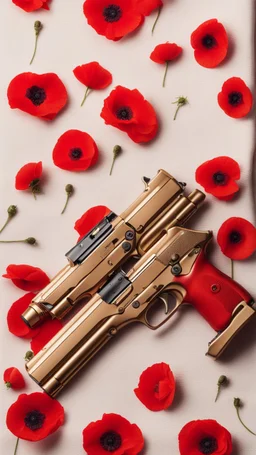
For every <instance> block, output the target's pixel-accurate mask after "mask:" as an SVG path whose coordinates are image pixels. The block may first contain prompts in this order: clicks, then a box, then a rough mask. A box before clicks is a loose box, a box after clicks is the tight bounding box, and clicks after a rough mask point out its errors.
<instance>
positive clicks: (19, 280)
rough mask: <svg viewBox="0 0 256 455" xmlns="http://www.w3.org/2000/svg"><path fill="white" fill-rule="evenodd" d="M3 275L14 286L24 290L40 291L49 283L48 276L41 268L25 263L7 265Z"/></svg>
mask: <svg viewBox="0 0 256 455" xmlns="http://www.w3.org/2000/svg"><path fill="white" fill-rule="evenodd" d="M3 277H4V278H8V279H9V280H11V281H12V282H13V284H15V286H17V287H18V288H20V289H23V290H24V291H32V292H33V291H40V290H41V289H43V288H44V287H45V286H46V285H47V284H48V283H50V279H49V277H48V276H47V275H46V273H45V272H43V270H41V269H40V268H39V267H33V266H32V265H27V264H19V265H17V264H10V265H8V267H7V269H6V274H4V275H3Z"/></svg>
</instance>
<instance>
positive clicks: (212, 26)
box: [191, 19, 228, 68]
mask: <svg viewBox="0 0 256 455" xmlns="http://www.w3.org/2000/svg"><path fill="white" fill-rule="evenodd" d="M191 46H192V47H193V48H194V55H195V59H196V61H197V63H199V65H201V66H204V67H205V68H215V67H216V66H218V65H219V64H220V63H221V62H222V61H223V60H224V59H225V57H226V55H227V52H228V36H227V32H226V30H225V27H224V26H223V25H222V24H221V23H220V22H218V21H217V19H210V20H208V21H206V22H204V23H203V24H201V25H200V26H199V27H198V28H197V29H196V30H195V31H194V32H193V33H192V35H191Z"/></svg>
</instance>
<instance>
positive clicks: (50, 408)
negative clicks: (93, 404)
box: [6, 392, 64, 441]
mask: <svg viewBox="0 0 256 455" xmlns="http://www.w3.org/2000/svg"><path fill="white" fill-rule="evenodd" d="M35 410H36V411H35ZM35 412H36V413H37V418H38V414H39V416H40V418H39V422H38V427H37V428H36V429H32V428H31V427H30V426H29V414H30V413H35ZM25 419H26V420H25ZM63 423H64V409H63V407H62V406H61V404H60V403H59V402H58V401H57V400H56V399H55V400H53V399H52V398H50V397H49V396H48V395H46V393H41V392H35V393H31V394H29V395H27V394H21V395H20V396H19V397H18V399H17V401H16V402H15V403H13V404H12V405H11V406H10V408H9V409H8V411H7V415H6V425H7V427H8V429H9V430H10V431H11V432H12V433H13V434H14V435H15V436H16V437H17V438H20V439H25V440H27V441H40V440H42V439H44V438H46V437H47V436H49V435H50V434H52V433H54V432H55V431H56V430H57V429H58V428H59V427H60V426H61V425H63Z"/></svg>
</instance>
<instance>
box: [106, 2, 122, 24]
mask: <svg viewBox="0 0 256 455" xmlns="http://www.w3.org/2000/svg"><path fill="white" fill-rule="evenodd" d="M103 16H104V19H105V21H106V22H117V21H119V19H120V18H121V17H122V10H121V8H120V6H118V5H109V6H107V7H106V8H104V10H103Z"/></svg>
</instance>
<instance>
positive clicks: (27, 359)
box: [24, 351, 34, 362]
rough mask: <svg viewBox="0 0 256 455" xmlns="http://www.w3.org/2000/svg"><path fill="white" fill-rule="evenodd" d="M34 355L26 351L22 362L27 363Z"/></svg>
mask: <svg viewBox="0 0 256 455" xmlns="http://www.w3.org/2000/svg"><path fill="white" fill-rule="evenodd" d="M33 357H34V353H33V352H32V351H27V352H26V354H25V357H24V360H25V361H26V362H29V361H30V360H31V359H33Z"/></svg>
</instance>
